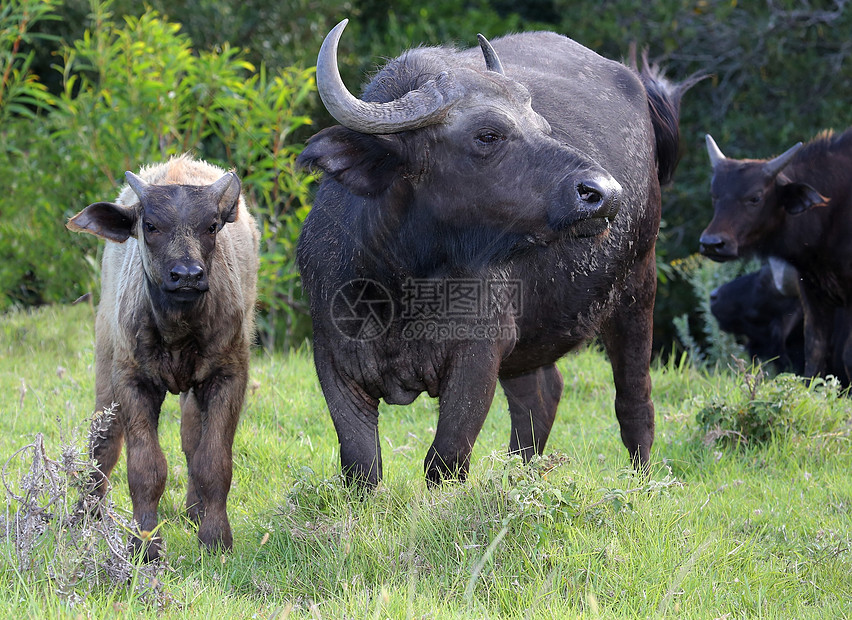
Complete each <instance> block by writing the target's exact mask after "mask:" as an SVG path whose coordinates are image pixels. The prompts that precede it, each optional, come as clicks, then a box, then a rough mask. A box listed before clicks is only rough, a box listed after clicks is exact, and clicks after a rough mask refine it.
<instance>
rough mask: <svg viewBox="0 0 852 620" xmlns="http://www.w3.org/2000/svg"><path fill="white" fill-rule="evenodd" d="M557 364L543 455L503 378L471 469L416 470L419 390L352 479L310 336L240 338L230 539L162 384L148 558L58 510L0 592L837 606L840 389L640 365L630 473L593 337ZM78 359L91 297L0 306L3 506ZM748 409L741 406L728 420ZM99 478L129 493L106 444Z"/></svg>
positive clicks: (843, 456)
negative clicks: (212, 527) (273, 342)
mask: <svg viewBox="0 0 852 620" xmlns="http://www.w3.org/2000/svg"><path fill="white" fill-rule="evenodd" d="M561 368H562V371H563V374H564V376H565V393H564V397H563V401H562V403H561V405H560V408H559V415H558V418H557V422H556V426H555V428H554V432H553V434H552V435H551V438H550V442H549V444H548V452H547V455H546V456H545V457H544V458H542V459H540V460H539V461H537V462H535V463H533V464H532V465H530V466H522V465H520V464H519V463H518V461H517V460H516V459H510V458H508V457H506V456H505V454H504V451H505V445H506V442H507V439H508V412H507V407H506V403H505V399H504V398H503V396H502V394H501V393H498V396H497V398H495V402H494V405H493V407H492V411H491V415H490V416H489V418H488V420H487V423H486V425H485V428H484V429H483V431H482V434H481V435H480V438H479V440H478V442H477V444H476V448H475V450H474V458H473V466H472V470H471V475H470V479H469V480H468V482H466V483H464V484H449V485H445V486H444V487H442V488H440V489H438V490H434V491H429V490H428V489H427V488H426V485H425V483H424V481H423V476H422V460H423V457H424V456H425V453H426V449H427V447H428V445H429V443H430V441H431V438H432V434H433V427H434V424H435V422H436V414H437V405H436V403H435V402H434V401H432V400H430V399H428V398H420V399H418V400H417V401H416V402H415V403H414V404H412V405H410V406H408V407H384V408H383V409H382V415H381V421H380V433H381V439H382V449H383V454H384V468H385V476H386V478H385V481H384V483H383V484H382V486H381V487H380V488H379V490H378V491H377V492H376V493H375V494H372V495H370V496H368V497H366V498H360V497H356V496H354V495H352V494H350V493H348V492H347V491H346V490H345V489H344V488H343V487H342V486H341V484H340V480H339V478H338V476H337V469H338V455H337V441H336V436H335V434H334V430H333V427H332V425H331V421H330V419H329V417H328V413H327V411H326V408H325V404H324V401H323V398H322V394H321V392H320V389H319V385H318V383H317V380H316V377H315V374H314V370H313V367H312V362H311V359H310V355H309V352H308V351H307V350H301V351H297V352H293V353H290V354H289V355H266V354H262V353H259V352H258V354H257V356H256V358H255V360H254V363H253V368H252V373H251V374H252V380H251V388H250V393H249V395H248V397H247V401H246V407H245V411H244V412H243V417H242V420H241V422H240V427H239V430H238V433H237V438H236V442H235V449H234V452H235V475H234V484H233V487H232V491H231V495H230V501H229V514H230V516H231V523H232V526H233V528H234V540H235V547H234V551H233V553H231V554H226V555H211V554H206V553H201V552H200V550H199V548H198V546H197V542H196V538H195V533H194V531H193V528H192V527H191V526H190V525H189V524H188V523H187V522H186V521H185V520H184V518H183V516H182V505H183V501H184V500H183V494H184V489H185V483H186V466H185V462H184V459H183V455H182V453H181V451H180V446H179V429H178V422H179V413H178V407H177V399H176V398H175V397H169V398H168V399H167V400H166V404H165V405H164V409H163V412H162V415H161V418H160V419H161V424H160V438H161V442H162V445H163V447H164V450H165V451H166V455H167V458H168V460H169V471H170V475H169V482H168V486H167V488H166V492H165V495H164V497H163V499H162V502H161V504H160V516H161V519H162V521H163V525H162V529H161V533H162V536H163V538H164V539H165V543H166V557H167V560H166V562H165V564H164V565H162V566H153V567H143V568H142V569H141V570H137V569H133V570H130V572H129V573H128V574H129V575H130V577H129V580H116V579H114V578H110V576H109V575H108V574H107V572H108V571H106V570H101V569H102V568H103V566H106V564H105V563H106V562H107V555H106V552H103V553H104V554H105V555H104V556H103V557H102V558H99V557H97V555H95V556H91V553H90V552H85V553H89V556H87V557H85V558H84V557H82V556H83V555H84V554H85V553H84V550H85V549H89V550H91V549H95V550H96V553H97V549H104V546H103V545H100V546H98V544H93V545H89V546H88V547H86V545H84V544H83V543H82V542H81V541H80V540H79V539H78V538H79V537H78V536H75V533H74V528H67V527H65V525H66V524H65V523H64V522H63V521H62V520H61V519H59V518H56V519H54V520H52V521H49V522H45V523H43V524H42V525H41V526H40V529H39V531H38V532H37V535H34V537H33V540H32V548H31V549H28V550H27V554H26V558H25V561H21V559H20V557H19V555H18V552H20V545H19V541H18V542H14V541H9V540H8V539H7V540H6V541H5V542H4V543H3V544H2V558H3V559H2V562H1V563H0V614H2V613H3V610H6V613H7V614H8V617H13V616H14V617H33V618H35V617H38V618H122V617H128V618H130V617H132V618H136V617H140V616H147V617H158V618H209V617H221V618H287V617H292V618H566V617H567V618H572V617H589V618H594V617H605V618H612V617H628V618H635V617H660V616H672V617H674V616H677V617H686V618H745V617H748V618H752V617H754V618H758V617H759V618H808V617H810V618H848V617H852V445H850V420H852V404H850V400H849V399H846V398H837V397H836V396H835V395H834V392H833V391H832V389H830V388H827V387H825V386H820V385H816V386H810V387H804V386H803V385H801V384H800V383H799V382H794V381H790V380H778V381H769V380H766V381H764V382H763V383H762V384H761V385H760V386H759V387H758V388H755V391H754V393H751V392H749V390H748V389H747V386H746V383H747V380H748V376H747V375H748V373H747V372H736V371H732V370H731V369H724V370H722V371H719V372H718V373H714V374H706V373H703V372H699V371H696V370H695V369H693V368H692V367H690V366H689V365H688V364H681V365H680V366H678V365H676V364H672V365H669V366H665V367H658V368H655V370H654V398H655V402H656V406H657V440H656V444H655V447H654V452H653V453H652V456H653V458H654V460H655V465H654V467H653V471H652V476H651V479H650V480H644V479H641V478H637V477H635V476H633V475H632V474H631V473H630V472H629V471H628V470H627V469H625V466H626V465H627V454H626V451H625V450H624V448H623V447H622V445H621V442H620V440H619V437H618V428H617V424H616V422H615V417H614V413H613V411H612V398H613V388H612V385H611V379H610V371H609V366H608V364H607V362H606V360H605V358H604V356H603V354H601V353H600V352H598V351H596V350H594V349H590V350H588V351H583V352H580V353H579V354H577V355H574V356H570V357H568V358H566V359H565V360H563V361H562V362H561ZM93 381H94V373H93V330H92V309H91V307H88V306H86V305H84V304H81V305H79V306H74V307H55V308H47V309H43V310H39V311H36V312H33V313H14V314H11V315H6V316H4V317H0V410H2V413H3V415H2V417H0V429H2V432H0V457H2V458H0V463H4V462H6V461H7V459H10V460H9V461H8V463H7V465H6V466H5V467H4V472H3V473H4V481H5V483H6V486H7V493H6V500H5V506H6V510H5V515H6V520H7V523H8V522H9V521H10V520H12V519H13V518H14V516H15V513H16V511H18V510H19V508H20V502H18V501H17V500H15V499H13V494H20V488H21V486H22V485H24V486H26V485H28V484H29V485H30V486H32V484H33V480H31V479H30V480H28V479H27V478H26V477H25V476H24V474H25V473H26V468H27V467H28V466H29V463H30V462H31V461H32V458H31V456H32V453H33V450H32V449H30V450H25V451H24V452H21V453H18V454H17V455H16V456H14V458H10V457H13V455H14V454H15V453H16V451H18V450H19V449H20V448H22V447H24V446H27V445H29V444H31V443H33V441H34V438H35V436H36V434H37V433H41V434H42V435H43V438H44V447H45V452H46V454H47V456H48V457H50V458H51V459H54V460H57V461H59V460H61V455H62V454H65V453H67V452H68V448H67V447H65V448H63V446H69V445H71V446H78V447H79V446H82V445H83V443H84V439H83V437H84V435H85V430H86V426H87V420H88V418H89V416H90V415H91V408H92V406H93V400H94V397H93ZM743 412H746V413H743ZM744 415H745V416H746V417H748V424H746V425H745V426H742V425H741V426H735V425H734V426H731V425H729V423H730V421H731V420H733V419H740V420H741V419H743V416H744ZM737 416H740V417H739V418H738V417H737ZM702 424H703V425H704V426H705V427H706V428H702ZM726 425H729V426H726ZM707 429H710V430H711V431H716V432H713V433H711V434H710V435H709V437H708V435H707ZM767 430H772V433H771V437H769V438H768V439H766V440H765V441H760V438H761V437H760V436H761V431H767ZM736 433H739V434H736ZM714 437H717V438H718V439H717V440H716V441H713V440H712V439H713V438H714ZM705 440H707V441H705ZM744 441H747V442H748V443H747V445H743V442H744ZM72 482H73V481H72ZM113 482H114V485H115V490H114V491H113V492H112V493H111V496H112V499H113V501H114V502H115V505H116V510H117V512H118V514H124V515H126V514H127V512H128V511H129V506H130V501H129V495H128V491H127V485H126V478H125V470H124V464H123V459H122V462H121V465H120V466H119V468H118V469H117V471H116V473H115V474H114V477H113ZM75 499H76V498H74V497H71V498H68V499H67V501H68V503H69V504H73V501H74V500H75ZM53 510H54V511H55V512H57V511H59V505H57V506H54V507H53ZM95 542H96V543H97V541H95ZM98 566H100V567H101V569H99V568H98Z"/></svg>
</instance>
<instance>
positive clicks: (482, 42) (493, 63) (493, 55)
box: [476, 34, 506, 75]
mask: <svg viewBox="0 0 852 620" xmlns="http://www.w3.org/2000/svg"><path fill="white" fill-rule="evenodd" d="M476 38H477V39H479V47H480V49H481V50H482V55H483V56H485V68H486V69H488V70H489V71H494V72H495V73H499V74H500V75H506V74H505V73H504V72H503V63H501V62H500V57H499V56H497V52H495V51H494V48H493V47H491V42H490V41H489V40H488V39H486V38H485V37H484V36H482V35H481V34H478V35H476Z"/></svg>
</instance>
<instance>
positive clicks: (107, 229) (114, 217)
mask: <svg viewBox="0 0 852 620" xmlns="http://www.w3.org/2000/svg"><path fill="white" fill-rule="evenodd" d="M136 217H137V216H136V209H134V208H133V207H127V206H125V205H118V204H115V203H112V202H96V203H94V204H90V205H89V206H88V207H86V208H85V209H83V210H82V211H80V212H79V213H78V214H77V215H75V216H74V217H72V218H71V219H70V220H68V223H67V224H65V226H66V227H67V228H68V230H73V231H74V232H85V233H90V234H92V235H95V236H96V237H100V238H101V239H108V240H109V241H116V242H118V243H124V242H125V241H127V239H128V237H130V236H132V235H133V228H134V226H135V225H136Z"/></svg>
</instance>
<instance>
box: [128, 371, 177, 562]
mask: <svg viewBox="0 0 852 620" xmlns="http://www.w3.org/2000/svg"><path fill="white" fill-rule="evenodd" d="M116 396H117V398H118V402H119V410H118V411H119V419H120V420H121V422H122V426H123V427H124V436H125V442H126V445H127V484H128V486H129V487H130V499H131V501H132V502H133V519H134V521H135V522H136V526H137V528H138V536H135V537H134V538H133V539H132V541H131V542H132V544H133V547H134V548H135V551H136V552H137V553H140V552H141V553H142V554H143V557H144V559H145V561H152V560H155V559H157V558H158V557H159V555H160V544H161V543H160V537H159V536H156V535H151V532H153V531H154V530H155V529H156V527H157V507H158V505H159V503H160V498H161V497H162V495H163V491H164V490H165V487H166V476H167V474H168V468H167V464H166V457H165V456H164V455H163V451H162V450H161V449H160V442H159V439H158V437H157V426H158V422H159V416H160V406H161V405H162V404H163V399H164V398H165V391H164V390H160V389H158V388H156V387H154V386H152V385H150V384H149V383H146V382H145V380H144V379H143V378H141V377H128V378H126V380H125V381H124V382H123V384H122V386H120V387H118V388H117V389H116Z"/></svg>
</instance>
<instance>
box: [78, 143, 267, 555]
mask: <svg viewBox="0 0 852 620" xmlns="http://www.w3.org/2000/svg"><path fill="white" fill-rule="evenodd" d="M140 175H141V178H140V177H136V176H135V175H132V174H128V182H129V183H130V186H125V187H124V188H123V191H122V193H121V195H120V196H119V199H118V201H117V202H116V203H115V204H113V203H106V202H102V203H95V204H93V205H90V206H88V207H87V208H86V209H84V210H83V211H81V212H80V213H79V214H77V215H76V216H74V217H73V218H72V219H71V220H70V221H69V222H68V227H69V228H70V229H71V230H75V231H79V232H88V233H92V234H95V235H97V236H99V237H101V238H104V239H107V244H106V247H105V248H104V254H103V267H102V270H101V277H102V283H101V301H100V304H99V306H98V314H97V319H96V321H95V341H96V342H95V349H96V351H95V357H96V359H95V371H96V378H95V382H96V402H95V410H96V411H102V410H104V409H109V408H111V407H113V406H114V407H115V418H114V419H113V420H112V421H111V423H110V424H109V425H108V426H107V427H106V430H105V431H104V432H103V433H102V434H101V435H100V436H98V437H95V438H94V440H93V444H92V446H91V452H92V456H93V458H94V459H95V460H96V461H97V463H98V469H99V471H98V473H97V475H95V476H94V477H93V480H92V494H93V495H94V497H95V498H99V497H102V496H103V494H104V493H105V492H106V489H107V486H108V484H109V482H108V481H107V477H108V476H109V475H110V473H111V472H112V470H113V468H114V467H115V465H116V463H117V462H118V458H119V456H120V454H121V448H122V444H126V446H127V482H128V486H129V487H130V497H131V500H132V502H133V519H134V521H135V522H136V525H137V527H138V534H139V536H138V537H134V539H133V545H134V546H135V547H136V549H137V550H138V551H141V552H142V553H143V554H144V556H143V557H144V558H145V559H146V560H153V559H155V558H157V557H158V556H159V554H160V545H161V543H160V539H159V537H158V536H152V535H151V534H150V533H151V532H153V531H154V530H155V529H156V526H157V521H158V519H157V507H158V504H159V501H160V497H161V496H162V494H163V491H164V489H165V485H166V476H167V473H168V469H167V464H166V459H165V456H164V455H163V452H162V450H161V449H160V445H159V440H158V437H157V426H158V421H159V415H160V406H161V405H162V403H163V400H164V398H165V396H166V392H172V393H174V394H180V409H181V444H182V447H183V450H184V453H185V455H186V463H187V474H188V488H187V495H186V507H187V512H188V513H189V517H190V519H191V520H193V521H195V522H196V523H198V525H199V529H198V538H199V540H200V541H201V543H202V544H203V545H204V546H205V547H206V548H209V549H216V548H225V549H230V548H231V546H232V540H233V539H232V535H231V527H230V524H229V522H228V515H227V511H226V503H227V498H228V492H229V490H230V486H231V476H232V458H231V448H232V444H233V440H234V433H235V431H236V427H237V422H238V420H239V416H240V411H241V409H242V405H243V399H244V397H245V389H246V382H247V379H248V365H249V346H250V343H251V339H252V334H253V328H254V303H255V297H256V293H255V289H256V280H257V244H258V233H257V228H256V226H255V224H254V220H253V218H252V216H251V214H250V213H249V212H248V210H247V209H246V207H245V203H244V201H243V199H242V197H241V196H240V182H239V180H238V179H237V177H236V176H235V175H234V174H233V173H225V172H224V171H223V170H220V169H219V168H216V167H214V166H211V165H210V164H207V163H205V162H201V161H195V160H193V159H192V158H190V157H188V156H181V157H176V158H172V159H171V160H169V161H168V162H167V163H165V164H160V165H156V166H150V167H147V168H144V169H143V170H142V171H141V172H140ZM131 188H132V189H131Z"/></svg>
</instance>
